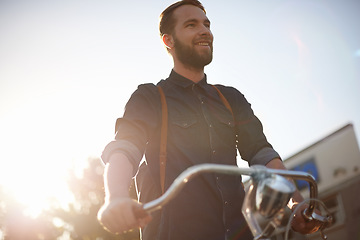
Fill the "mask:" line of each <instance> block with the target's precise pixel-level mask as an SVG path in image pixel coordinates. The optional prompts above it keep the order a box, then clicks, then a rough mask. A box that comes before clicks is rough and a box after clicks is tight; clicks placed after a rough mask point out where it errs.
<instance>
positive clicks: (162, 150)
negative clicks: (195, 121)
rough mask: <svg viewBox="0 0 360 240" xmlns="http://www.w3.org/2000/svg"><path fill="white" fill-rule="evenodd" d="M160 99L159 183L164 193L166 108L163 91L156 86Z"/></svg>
mask: <svg viewBox="0 0 360 240" xmlns="http://www.w3.org/2000/svg"><path fill="white" fill-rule="evenodd" d="M157 88H158V90H159V93H160V99H161V136H160V157H159V160H160V184H161V192H162V193H164V187H165V169H166V160H167V159H166V145H167V135H168V134H167V129H168V108H167V104H166V98H165V94H164V91H163V90H162V88H161V87H160V86H157Z"/></svg>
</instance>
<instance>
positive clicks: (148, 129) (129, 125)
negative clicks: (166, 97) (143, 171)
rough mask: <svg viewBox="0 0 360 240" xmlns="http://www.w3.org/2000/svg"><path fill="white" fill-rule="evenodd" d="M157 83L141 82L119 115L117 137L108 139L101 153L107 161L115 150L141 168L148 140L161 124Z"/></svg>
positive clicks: (104, 160) (135, 170) (116, 129)
mask: <svg viewBox="0 0 360 240" xmlns="http://www.w3.org/2000/svg"><path fill="white" fill-rule="evenodd" d="M157 97H158V95H157V90H156V87H155V86H154V85H150V84H147V85H140V86H139V88H138V89H137V90H136V91H135V92H134V93H133V94H132V96H131V98H130V99H129V101H128V103H127V104H126V108H125V112H124V116H123V117H122V118H119V119H117V121H116V126H115V132H116V135H115V139H114V140H113V141H111V142H110V143H108V144H107V145H106V147H105V149H104V151H103V153H102V155H101V159H102V161H103V162H104V163H105V164H106V163H107V162H108V161H109V159H110V157H111V155H112V154H114V153H122V154H124V155H125V156H126V157H127V158H128V160H129V161H130V163H131V164H132V165H133V169H134V175H135V173H136V172H137V170H138V167H139V164H140V161H141V159H142V157H143V154H144V151H145V148H146V144H147V142H148V140H149V138H150V137H151V136H152V135H153V133H154V131H156V128H157V126H158V122H159V121H158V115H159V110H160V111H161V109H160V108H159V105H158V102H159V99H158V98H157Z"/></svg>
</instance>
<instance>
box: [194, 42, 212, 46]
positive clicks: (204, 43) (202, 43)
mask: <svg viewBox="0 0 360 240" xmlns="http://www.w3.org/2000/svg"><path fill="white" fill-rule="evenodd" d="M197 45H200V46H209V45H210V44H209V43H207V42H200V43H197Z"/></svg>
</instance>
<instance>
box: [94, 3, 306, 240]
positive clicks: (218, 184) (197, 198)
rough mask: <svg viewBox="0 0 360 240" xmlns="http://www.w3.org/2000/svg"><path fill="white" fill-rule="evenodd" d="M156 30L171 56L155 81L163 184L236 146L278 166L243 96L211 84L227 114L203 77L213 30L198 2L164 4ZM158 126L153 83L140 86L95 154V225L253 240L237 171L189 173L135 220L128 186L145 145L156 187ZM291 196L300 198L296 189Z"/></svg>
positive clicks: (252, 159) (167, 237) (199, 238)
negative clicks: (163, 134)
mask: <svg viewBox="0 0 360 240" xmlns="http://www.w3.org/2000/svg"><path fill="white" fill-rule="evenodd" d="M160 34H161V37H162V41H163V43H164V44H165V46H166V48H167V51H168V52H169V53H170V55H171V56H172V57H173V61H174V67H173V70H172V71H171V74H170V76H169V78H167V79H166V80H162V81H160V82H159V83H158V85H159V86H161V87H162V89H163V90H164V92H165V96H166V101H167V105H168V119H169V120H168V141H167V163H166V178H165V189H166V188H167V187H169V185H170V184H171V183H172V181H173V180H174V179H175V178H176V177H177V176H178V175H179V174H180V173H181V172H182V171H184V170H185V169H186V168H188V167H190V166H193V165H195V164H200V163H219V164H228V165H236V155H237V154H236V148H237V149H238V150H239V152H240V155H241V157H242V159H244V160H246V161H248V163H249V165H254V164H262V165H266V166H267V167H269V168H278V169H285V168H284V165H283V164H282V161H281V160H280V157H279V155H278V154H277V152H276V151H275V150H274V149H273V148H272V146H271V145H270V144H269V143H268V142H267V140H266V137H265V136H264V134H263V129H262V125H261V123H260V121H259V120H258V119H257V118H256V117H255V115H254V114H253V111H252V110H251V107H250V104H249V103H248V102H247V101H246V99H245V98H244V96H243V95H242V94H241V93H240V92H239V91H237V90H236V89H234V88H231V87H225V86H221V85H217V88H218V89H219V90H220V91H221V92H222V94H223V95H224V96H225V97H226V98H227V100H228V102H229V103H230V105H231V108H232V110H233V113H231V111H230V110H229V109H228V108H227V107H226V106H225V105H224V102H223V101H222V100H221V98H220V95H219V94H218V92H217V91H216V89H214V88H213V87H212V86H211V85H209V84H208V83H207V81H206V75H205V74H204V67H205V66H206V65H207V64H209V63H210V62H211V61H212V53H213V35H212V33H211V31H210V21H209V19H208V18H207V16H206V12H205V10H204V8H203V6H202V5H201V3H200V2H198V1H196V0H187V1H180V2H177V3H175V4H173V5H171V6H170V7H168V8H167V9H166V10H165V11H164V12H163V13H162V15H161V21H160ZM160 128H161V104H160V97H159V93H158V91H157V89H156V88H155V87H154V86H149V85H142V86H139V88H138V89H137V90H136V91H135V92H134V94H133V95H132V97H131V98H130V100H129V102H128V103H127V105H126V110H125V113H124V116H123V118H121V119H119V120H118V121H117V127H116V131H117V133H116V137H115V140H114V141H112V142H111V143H109V144H108V145H107V146H106V148H105V150H104V153H103V156H102V159H103V161H104V162H105V163H106V169H105V191H106V199H105V204H104V206H103V207H102V208H101V209H100V211H99V215H98V217H99V221H100V222H101V223H102V225H103V226H104V227H105V228H106V229H107V230H108V231H110V232H113V233H121V232H123V231H127V230H129V229H132V228H136V227H142V228H143V229H144V232H143V239H144V240H153V239H161V240H176V239H179V240H184V239H186V240H189V239H194V240H195V239H196V240H218V239H222V240H224V239H242V240H248V239H252V236H251V233H250V232H249V229H248V227H247V225H246V222H245V220H244V218H243V216H242V213H241V206H242V202H243V198H244V189H243V187H242V185H241V176H235V177H234V176H226V175H218V174H205V175H203V176H201V177H198V178H196V179H194V180H192V181H191V182H190V183H189V184H188V185H187V186H186V187H185V189H184V190H183V191H182V192H181V193H180V194H179V196H178V197H177V198H176V199H174V200H173V201H172V202H171V203H169V204H168V205H167V206H165V207H164V208H163V209H162V210H161V212H159V213H158V215H157V216H154V221H151V217H150V216H147V217H144V218H142V219H136V217H135V216H134V209H135V208H138V207H139V205H140V204H139V203H137V202H136V201H134V200H132V199H130V198H129V194H128V190H129V186H130V183H131V179H132V177H133V176H134V175H135V174H136V172H137V171H138V166H139V163H140V160H141V159H142V155H143V153H144V152H145V155H146V160H147V163H148V166H147V167H148V168H149V171H150V175H151V176H152V178H153V180H154V182H155V183H156V185H157V187H158V188H159V185H160V177H159V144H160V133H159V132H160ZM149 181H150V180H149ZM293 198H294V200H295V201H302V198H301V196H300V195H299V194H298V193H296V194H294V197H293ZM155 218H156V221H155ZM294 223H295V224H293V226H294V227H293V228H294V229H295V230H297V231H300V232H302V233H309V232H310V231H311V230H312V228H313V226H312V225H311V224H309V223H305V221H304V219H303V218H302V216H301V214H296V217H295V220H294ZM144 227H145V228H144Z"/></svg>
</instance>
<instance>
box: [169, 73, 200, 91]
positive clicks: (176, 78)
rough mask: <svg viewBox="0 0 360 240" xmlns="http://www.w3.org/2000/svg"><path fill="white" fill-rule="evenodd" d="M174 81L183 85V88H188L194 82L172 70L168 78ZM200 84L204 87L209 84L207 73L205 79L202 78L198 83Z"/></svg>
mask: <svg viewBox="0 0 360 240" xmlns="http://www.w3.org/2000/svg"><path fill="white" fill-rule="evenodd" d="M168 79H169V80H170V81H171V82H172V83H174V84H176V85H178V86H180V87H183V88H187V87H190V86H192V85H193V84H194V82H193V81H191V80H190V79H188V78H186V77H183V76H181V75H180V74H178V73H177V72H175V71H174V70H171V73H170V75H169V78H168ZM197 84H198V85H199V86H202V87H204V86H205V85H207V77H206V74H205V76H204V78H203V79H201V80H200V82H198V83H197Z"/></svg>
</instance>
